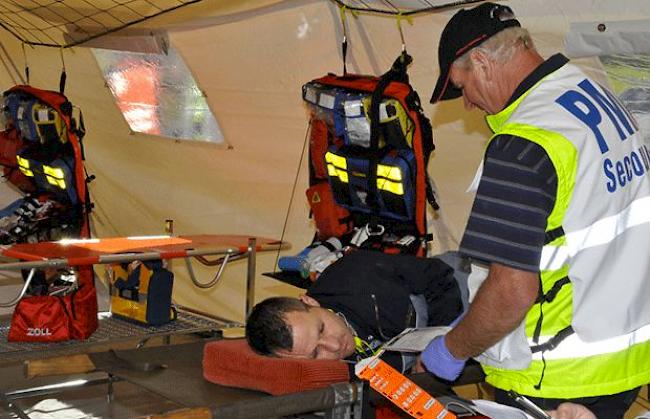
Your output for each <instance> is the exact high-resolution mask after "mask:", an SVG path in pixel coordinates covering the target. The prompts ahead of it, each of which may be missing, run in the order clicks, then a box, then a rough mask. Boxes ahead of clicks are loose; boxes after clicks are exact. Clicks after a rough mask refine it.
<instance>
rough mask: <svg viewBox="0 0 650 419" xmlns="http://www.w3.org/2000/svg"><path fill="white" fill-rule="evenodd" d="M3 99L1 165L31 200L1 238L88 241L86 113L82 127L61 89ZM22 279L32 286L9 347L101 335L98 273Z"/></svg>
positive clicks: (38, 273) (21, 89)
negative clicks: (62, 236) (97, 332)
mask: <svg viewBox="0 0 650 419" xmlns="http://www.w3.org/2000/svg"><path fill="white" fill-rule="evenodd" d="M3 99H4V107H3V112H4V114H5V120H6V121H7V126H6V127H5V131H4V132H2V133H0V164H2V165H3V166H4V174H5V176H6V177H7V178H8V179H9V180H10V181H11V182H12V183H13V184H15V185H16V186H17V187H18V188H19V189H20V190H21V191H23V192H24V193H26V194H28V195H27V196H26V197H25V199H24V202H23V204H22V205H21V206H20V207H19V209H18V210H16V213H15V217H16V219H17V220H18V222H17V225H16V226H14V228H13V229H12V231H11V233H12V234H5V235H3V236H2V237H3V238H4V239H5V240H15V241H16V242H22V241H26V240H30V241H31V240H34V239H36V240H38V241H41V240H52V239H54V237H53V236H57V235H58V234H60V233H61V232H62V231H63V232H64V233H65V234H66V235H67V236H71V235H72V236H76V237H79V238H89V237H90V228H89V218H88V215H89V211H90V208H91V205H90V202H89V196H88V190H87V180H88V179H91V178H87V176H86V172H85V169H84V166H83V149H82V143H81V140H82V138H83V135H84V133H85V130H84V125H83V117H82V116H81V114H79V121H78V122H79V124H77V121H76V120H75V119H74V118H73V115H72V114H73V106H72V104H71V103H70V102H69V101H68V99H67V98H66V96H65V95H63V94H62V93H59V92H55V91H49V90H41V89H37V88H34V87H32V86H26V85H21V86H15V87H12V88H11V89H9V90H7V91H6V92H4V94H3ZM46 210H50V212H46ZM27 221H30V222H31V223H28V222H27ZM62 226H65V227H64V228H65V229H64V230H63V229H62ZM5 244H7V243H5ZM23 275H24V276H26V280H27V279H28V280H29V281H30V285H29V287H28V288H27V292H26V294H25V296H24V297H23V298H21V300H20V301H19V302H18V304H17V305H16V307H15V309H14V313H13V316H12V319H11V327H10V330H9V335H8V339H9V340H10V341H29V342H53V341H62V340H69V339H85V338H87V337H88V336H90V335H91V334H92V333H93V332H94V331H95V330H96V329H97V325H98V321H97V297H96V291H95V283H94V273H93V270H92V267H80V268H79V269H78V270H77V271H73V270H69V269H65V270H53V269H44V270H35V271H34V272H30V273H27V272H26V271H25V272H23Z"/></svg>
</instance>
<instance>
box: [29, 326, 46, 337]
mask: <svg viewBox="0 0 650 419" xmlns="http://www.w3.org/2000/svg"><path fill="white" fill-rule="evenodd" d="M27 336H52V333H50V329H49V328H47V327H28V328H27Z"/></svg>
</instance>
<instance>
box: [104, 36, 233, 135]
mask: <svg viewBox="0 0 650 419" xmlns="http://www.w3.org/2000/svg"><path fill="white" fill-rule="evenodd" d="M93 53H94V55H95V58H96V60H97V63H98V64H99V67H100V68H101V70H102V73H103V75H104V79H105V80H106V83H107V85H108V87H109V89H110V90H111V93H112V94H113V97H114V98H115V101H116V103H117V106H118V108H119V109H120V111H121V112H122V115H124V119H126V121H127V123H128V124H129V127H130V128H131V130H132V131H134V132H140V133H145V134H150V135H157V136H161V137H167V138H172V139H175V140H192V141H206V142H211V143H217V144H222V143H224V138H223V134H222V133H221V129H220V128H219V125H218V124H217V121H216V119H215V117H214V115H213V114H212V112H211V111H210V108H209V106H208V103H207V101H206V98H205V95H204V94H203V92H202V91H201V89H199V87H198V86H197V84H196V82H195V81H194V77H192V74H191V73H190V71H189V69H188V68H187V65H185V62H184V61H183V59H182V58H181V57H180V56H179V55H178V54H177V53H176V51H174V49H173V48H171V47H170V48H169V50H168V53H167V54H155V53H139V52H127V51H118V50H110V49H96V48H94V49H93Z"/></svg>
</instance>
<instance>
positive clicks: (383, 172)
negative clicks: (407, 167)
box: [377, 164, 402, 181]
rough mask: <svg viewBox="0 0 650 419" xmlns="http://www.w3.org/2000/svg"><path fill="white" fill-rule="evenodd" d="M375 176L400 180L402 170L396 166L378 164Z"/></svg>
mask: <svg viewBox="0 0 650 419" xmlns="http://www.w3.org/2000/svg"><path fill="white" fill-rule="evenodd" d="M377 177H383V178H386V179H390V180H396V181H401V180H402V171H401V170H400V168H399V167H397V166H387V165H385V164H378V165H377Z"/></svg>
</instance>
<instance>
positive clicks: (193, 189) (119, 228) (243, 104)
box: [0, 0, 650, 320]
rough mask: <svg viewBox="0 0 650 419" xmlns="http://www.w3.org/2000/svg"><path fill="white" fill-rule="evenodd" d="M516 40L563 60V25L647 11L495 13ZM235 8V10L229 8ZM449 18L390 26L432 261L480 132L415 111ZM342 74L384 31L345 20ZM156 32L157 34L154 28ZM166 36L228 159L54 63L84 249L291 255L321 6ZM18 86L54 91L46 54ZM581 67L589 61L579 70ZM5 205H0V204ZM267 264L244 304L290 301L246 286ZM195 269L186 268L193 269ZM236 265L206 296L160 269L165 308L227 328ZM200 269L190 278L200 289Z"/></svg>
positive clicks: (12, 47) (227, 12) (224, 19)
mask: <svg viewBox="0 0 650 419" xmlns="http://www.w3.org/2000/svg"><path fill="white" fill-rule="evenodd" d="M506 3H507V4H509V5H510V6H511V7H512V8H513V9H514V11H515V13H516V14H517V15H518V17H519V18H520V20H521V22H522V23H523V25H524V26H526V27H528V28H529V29H530V30H531V33H532V34H533V37H534V38H535V40H536V42H537V45H538V47H539V49H540V50H541V52H542V54H543V55H545V56H548V55H550V54H552V53H554V52H556V51H560V52H561V51H563V49H564V45H563V40H564V36H565V33H566V31H567V29H568V27H569V24H570V23H571V22H576V21H585V22H597V21H600V20H603V21H614V20H623V21H624V20H633V19H634V20H638V19H642V18H644V17H647V16H648V15H650V2H647V1H644V0H628V1H624V2H621V1H611V0H608V1H604V0H601V1H595V0H577V1H571V2H568V1H559V0H526V1H524V0H516V1H514V0H513V1H509V2H506ZM235 4H236V5H235ZM454 11H455V10H448V11H444V12H441V13H435V14H434V13H430V14H426V15H419V16H414V17H413V24H412V25H409V24H408V23H407V22H406V21H403V22H402V28H403V32H404V37H405V42H406V48H407V51H408V52H409V54H411V55H412V56H413V58H414V63H413V65H412V66H411V68H410V76H411V82H412V84H413V86H414V87H415V89H416V90H417V91H418V92H419V93H420V96H421V98H422V101H423V102H424V104H425V112H426V113H427V114H428V115H429V116H430V117H431V119H432V122H433V126H434V135H435V143H436V146H437V148H436V151H435V153H434V155H433V156H432V159H431V161H430V174H431V175H432V177H433V179H434V180H435V183H436V185H437V188H438V196H439V201H440V203H441V206H442V211H441V218H440V219H439V220H438V221H436V223H435V224H436V225H437V226H438V232H440V234H439V237H438V238H437V240H436V241H435V243H434V248H433V252H434V253H436V252H439V251H443V250H447V249H449V248H455V247H457V245H458V241H459V240H460V237H461V235H462V231H463V229H464V226H465V222H466V218H467V214H468V212H469V209H470V205H471V202H472V198H473V197H472V196H471V194H468V193H465V190H466V189H467V186H468V185H469V184H470V182H471V181H472V179H473V177H474V172H475V170H476V167H477V165H478V163H479V161H480V159H481V155H482V152H483V148H484V145H485V141H486V140H487V138H488V132H487V130H486V128H485V124H484V121H483V116H482V114H481V112H479V111H474V112H472V113H469V114H465V113H464V111H463V108H462V106H463V105H462V101H452V102H449V103H443V104H441V105H437V106H435V107H434V106H431V105H429V104H428V99H429V97H430V94H431V91H432V88H433V85H434V83H435V77H436V76H437V58H436V57H437V54H436V52H437V45H436V44H437V40H438V38H439V36H440V32H441V30H442V28H443V27H444V25H445V23H446V22H447V20H448V19H449V17H450V16H451V15H452V14H453V13H454ZM347 16H348V18H347V22H348V42H349V50H348V60H347V63H348V71H349V72H359V73H366V74H380V73H383V72H384V71H386V70H387V69H388V68H389V67H390V65H391V64H392V62H393V60H394V59H395V58H396V57H397V56H398V54H399V53H400V51H401V40H400V36H399V32H398V29H397V25H396V19H395V18H388V17H385V16H378V15H368V14H359V16H358V17H357V18H353V17H351V16H350V14H348V15H347ZM163 24H164V25H163ZM144 25H154V26H160V25H163V26H165V27H167V28H168V29H169V39H170V42H171V45H172V46H173V47H174V48H175V49H176V50H177V51H178V53H179V54H180V55H181V56H182V57H183V58H184V60H185V61H186V63H187V65H188V67H189V68H190V70H191V72H192V73H193V75H194V78H195V79H196V81H197V83H198V85H199V87H200V88H201V89H202V90H203V91H204V92H205V93H206V95H207V101H208V103H209V105H210V107H211V109H212V110H213V112H214V114H215V116H216V118H217V121H218V122H219V124H220V126H221V129H222V131H223V134H224V137H225V138H226V141H227V143H228V144H229V146H230V147H219V146H214V145H211V144H205V143H199V142H185V141H181V142H178V141H173V140H169V139H163V138H156V137H153V136H147V135H142V134H133V133H131V132H130V130H129V127H128V125H127V123H126V122H125V121H124V119H123V117H122V115H121V114H120V111H119V110H118V108H117V106H116V105H115V103H114V101H113V98H112V96H111V94H110V91H109V90H108V88H107V87H106V86H105V83H104V80H103V78H102V75H101V72H100V70H99V68H98V66H97V64H96V62H95V60H94V57H93V54H92V52H91V51H90V50H89V49H88V48H84V47H75V48H73V49H71V50H64V51H63V55H64V59H65V65H66V69H67V72H68V83H67V89H66V94H67V95H68V97H69V98H70V100H71V101H72V102H73V103H75V104H76V105H78V106H79V107H80V108H81V109H82V110H83V113H84V118H85V122H86V127H87V130H88V134H87V136H86V138H85V140H84V143H85V148H86V156H87V161H86V166H87V168H88V171H89V173H92V174H94V175H96V177H97V179H96V180H95V181H94V182H93V183H92V184H91V185H90V190H91V197H92V200H93V202H94V203H95V211H94V212H93V216H92V219H93V229H94V234H95V235H96V236H97V237H110V236H116V235H143V234H160V233H162V232H163V228H164V221H165V220H166V219H173V220H174V221H175V226H174V227H175V233H176V234H202V233H212V234H251V235H257V236H267V237H274V238H280V236H282V235H283V224H284V221H285V217H286V216H287V211H289V217H288V222H287V224H286V229H284V239H285V240H288V241H289V242H291V243H292V244H293V249H292V250H289V251H287V252H284V253H283V254H292V253H296V252H298V251H299V250H300V249H302V248H303V247H304V246H306V245H307V244H309V242H310V241H311V238H312V236H313V231H314V230H313V226H312V225H311V224H310V221H309V220H308V207H307V204H306V201H305V197H304V191H305V189H306V187H307V169H306V161H305V159H304V157H303V159H302V164H301V169H300V173H299V174H298V183H297V185H296V190H295V196H294V198H293V201H292V202H291V203H290V198H291V195H292V188H293V186H294V179H295V178H296V174H297V172H298V166H299V163H300V161H301V155H302V154H301V153H302V152H303V146H304V140H305V133H306V129H307V114H306V110H305V108H304V105H303V103H302V99H301V86H302V84H304V83H305V82H307V81H309V80H311V79H313V78H316V77H319V76H321V75H324V74H325V73H327V72H336V73H341V71H342V61H341V52H340V41H341V38H342V28H341V22H340V18H339V10H338V8H337V7H336V6H335V5H334V4H333V3H332V2H330V1H328V0H313V1H284V2H277V1H270V0H267V1H248V2H220V1H210V0H207V1H205V2H202V3H198V4H197V5H196V6H188V7H186V8H184V9H181V10H179V11H178V12H174V13H171V14H168V15H164V16H161V17H160V18H156V19H153V20H151V21H150V22H145V23H144ZM1 43H2V46H3V47H4V48H5V50H6V51H7V52H8V53H9V55H10V56H11V57H12V58H13V61H14V64H15V65H16V67H17V68H18V70H19V71H22V67H23V65H24V63H23V58H22V57H23V55H22V50H21V44H20V43H19V42H18V41H16V40H15V39H13V38H12V37H10V36H9V35H8V34H7V33H6V32H3V33H2V38H1ZM26 50H27V58H28V63H29V66H30V70H31V80H30V81H31V84H32V85H34V86H36V87H41V88H49V89H53V90H56V88H57V86H58V77H59V73H60V69H61V58H60V54H61V53H60V51H59V50H57V49H52V48H42V47H37V48H30V47H26ZM584 61H585V62H592V61H589V60H584ZM18 82H19V80H18V76H17V75H16V74H15V72H14V71H13V69H11V68H10V67H9V68H7V67H5V68H4V69H1V70H0V88H2V89H3V90H5V89H6V88H8V87H10V86H11V85H13V84H16V83H18ZM5 195H7V194H5ZM275 259H276V255H275V254H260V255H258V259H257V272H258V276H257V290H256V291H257V293H256V299H257V300H260V299H262V298H265V297H268V296H270V295H277V294H288V295H296V294H297V293H298V292H299V290H297V289H295V288H293V287H291V286H288V285H284V284H281V283H280V282H278V281H275V280H271V279H269V278H266V277H262V276H261V275H260V273H261V272H265V271H272V270H273V269H274V263H275ZM195 266H196V263H195ZM245 267H246V264H245V262H235V263H233V264H232V266H230V267H229V268H228V269H227V270H226V272H225V275H224V279H223V281H222V282H221V283H220V284H219V285H217V286H216V287H214V288H212V289H210V290H200V289H198V288H196V287H193V286H192V285H191V283H190V281H189V278H188V277H187V274H186V272H185V269H184V267H183V264H182V263H181V262H180V261H177V262H175V263H174V268H175V273H176V283H175V289H174V297H175V300H176V301H177V302H179V303H181V304H190V305H192V306H193V307H196V308H198V309H200V310H203V311H206V312H209V313H212V314H216V315H220V316H223V317H226V318H231V319H234V320H243V318H244V298H245V292H244V287H245ZM213 272H214V270H208V269H204V268H198V269H197V273H198V275H199V277H200V278H202V279H205V280H207V279H208V277H210V275H212V274H213Z"/></svg>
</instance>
